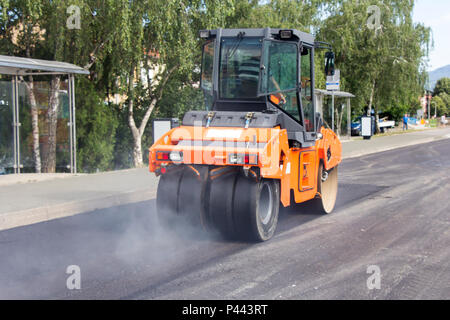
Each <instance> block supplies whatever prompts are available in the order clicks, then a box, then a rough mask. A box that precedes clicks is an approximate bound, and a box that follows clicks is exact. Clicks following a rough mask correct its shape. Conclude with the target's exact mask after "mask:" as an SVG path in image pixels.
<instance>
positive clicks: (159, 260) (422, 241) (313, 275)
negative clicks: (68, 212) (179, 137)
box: [0, 140, 450, 299]
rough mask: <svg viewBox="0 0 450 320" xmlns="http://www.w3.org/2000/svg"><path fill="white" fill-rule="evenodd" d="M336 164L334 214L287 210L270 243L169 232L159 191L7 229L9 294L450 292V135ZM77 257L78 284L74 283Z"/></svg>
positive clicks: (5, 284)
mask: <svg viewBox="0 0 450 320" xmlns="http://www.w3.org/2000/svg"><path fill="white" fill-rule="evenodd" d="M339 174H340V186H339V187H340V190H339V200H338V203H337V207H336V210H335V212H334V213H333V214H331V215H328V216H320V215H313V214H308V213H307V212H301V208H296V210H283V211H282V213H281V217H280V222H279V227H278V231H277V233H276V235H275V237H274V238H273V239H272V240H271V241H269V242H266V243H261V244H247V243H237V242H233V243H228V242H225V241H223V240H221V239H220V238H217V237H212V236H206V235H204V234H202V233H199V232H198V230H187V231H186V230H184V229H183V228H180V229H179V230H176V232H175V233H174V232H168V231H167V230H165V229H163V228H162V227H160V226H159V225H158V223H157V221H156V217H155V201H154V200H151V201H148V202H144V203H138V204H134V205H127V206H122V207H116V208H113V209H108V210H99V211H95V212H90V213H86V214H82V215H78V216H74V217H69V218H64V219H59V220H54V221H50V222H44V223H39V224H36V225H31V226H26V227H21V228H16V229H12V230H7V231H2V232H0V298H2V299H15V298H25V299H28V298H33V299H36V298H37V299H172V298H174V299H449V298H450V205H449V203H450V202H449V200H450V197H449V195H450V140H443V141H440V142H435V143H429V144H424V145H418V146H414V147H409V148H404V149H397V150H394V151H389V152H384V153H379V154H375V155H370V156H365V157H362V158H357V159H351V160H346V161H344V163H343V164H342V165H341V166H340V172H339ZM69 265H78V266H79V267H80V270H81V289H80V290H68V289H67V287H66V279H67V278H68V277H69V275H68V274H66V268H67V267H68V266H69ZM373 265H374V266H378V267H379V269H380V272H381V280H380V289H373V290H369V289H368V287H367V280H368V278H369V277H370V276H371V274H368V273H367V268H368V266H373Z"/></svg>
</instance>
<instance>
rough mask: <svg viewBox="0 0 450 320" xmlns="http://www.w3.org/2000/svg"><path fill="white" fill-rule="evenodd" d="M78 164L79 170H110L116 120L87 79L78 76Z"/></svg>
mask: <svg viewBox="0 0 450 320" xmlns="http://www.w3.org/2000/svg"><path fill="white" fill-rule="evenodd" d="M75 87H76V94H77V111H76V121H77V147H78V153H77V165H78V169H79V171H80V172H93V171H96V170H101V171H105V170H111V169H113V158H114V145H115V143H116V130H117V127H118V119H117V116H116V114H115V112H114V109H113V108H111V106H108V105H107V104H106V103H105V102H104V100H103V98H102V97H101V96H99V95H98V93H97V92H96V91H95V88H94V85H93V84H92V83H91V82H90V81H88V80H87V79H84V78H80V79H78V81H77V83H76V85H75Z"/></svg>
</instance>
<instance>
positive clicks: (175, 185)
mask: <svg viewBox="0 0 450 320" xmlns="http://www.w3.org/2000/svg"><path fill="white" fill-rule="evenodd" d="M200 37H201V38H202V39H204V44H203V55H202V65H201V83H200V87H201V89H202V90H203V92H204V100H205V106H204V107H203V111H189V112H187V113H186V114H185V115H184V118H183V121H182V124H181V125H180V126H179V127H177V128H174V129H171V130H170V131H169V132H167V133H165V134H164V135H163V136H161V137H160V138H159V139H158V140H157V141H155V143H154V145H153V146H152V147H151V148H150V150H149V169H150V171H151V172H154V173H155V174H156V175H158V176H160V180H159V185H158V191H157V201H156V203H157V215H158V219H159V220H160V221H161V223H162V224H164V225H166V226H168V227H170V226H171V225H173V223H179V222H180V221H181V222H182V223H187V224H192V225H195V226H201V227H203V228H205V229H207V230H218V231H219V232H220V233H222V234H223V235H224V236H225V237H227V238H229V239H242V240H246V241H267V240H269V239H270V238H272V236H273V235H274V232H275V229H276V227H277V222H278V215H279V209H280V203H281V204H282V205H283V206H284V207H288V206H291V205H295V204H298V203H303V202H307V201H308V202H310V204H311V205H310V206H307V208H308V209H307V210H314V211H316V212H317V213H324V214H327V213H331V212H332V211H333V209H334V206H335V203H336V197H337V191H338V165H339V164H340V162H341V159H342V146H341V142H340V141H339V139H338V137H337V136H336V134H335V133H334V132H333V131H331V130H330V129H326V128H325V127H324V126H323V121H322V118H321V115H320V114H319V113H317V112H316V109H315V99H314V51H315V50H316V49H319V48H329V49H330V51H329V52H327V53H326V55H325V56H326V66H325V70H326V73H327V74H333V72H334V54H333V52H332V51H331V47H329V46H325V44H324V43H323V42H320V43H319V42H315V40H314V37H313V36H312V35H310V34H307V33H304V32H300V31H297V30H284V29H283V30H281V29H271V28H265V29H217V30H202V31H200Z"/></svg>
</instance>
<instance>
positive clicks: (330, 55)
mask: <svg viewBox="0 0 450 320" xmlns="http://www.w3.org/2000/svg"><path fill="white" fill-rule="evenodd" d="M325 58H326V62H325V75H326V76H334V52H333V51H328V52H327V53H325Z"/></svg>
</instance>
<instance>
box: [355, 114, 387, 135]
mask: <svg viewBox="0 0 450 320" xmlns="http://www.w3.org/2000/svg"><path fill="white" fill-rule="evenodd" d="M351 127H352V130H351V131H352V136H360V135H361V117H359V118H358V121H357V122H352V125H351ZM378 127H379V128H380V131H381V133H384V132H386V131H387V130H388V129H393V128H395V121H389V120H387V118H383V119H380V120H379V121H378Z"/></svg>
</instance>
